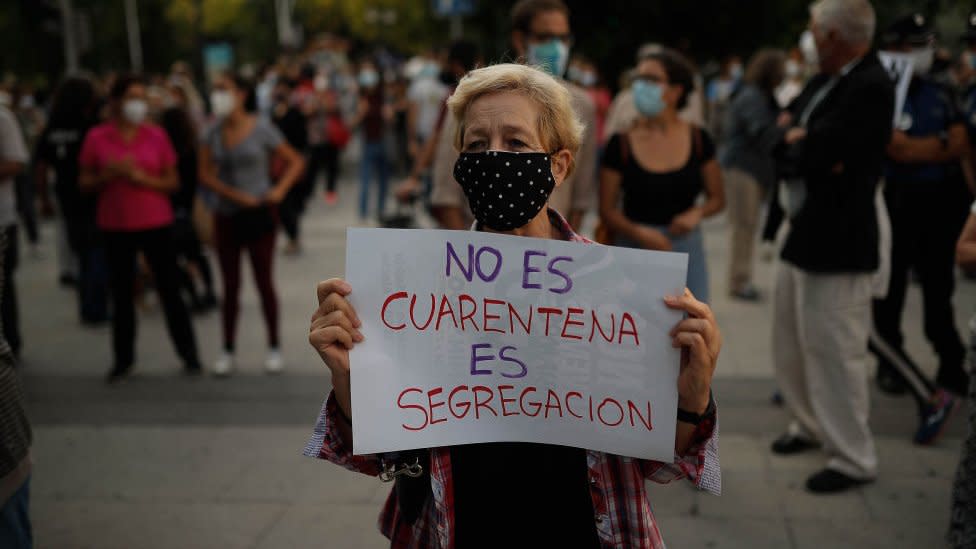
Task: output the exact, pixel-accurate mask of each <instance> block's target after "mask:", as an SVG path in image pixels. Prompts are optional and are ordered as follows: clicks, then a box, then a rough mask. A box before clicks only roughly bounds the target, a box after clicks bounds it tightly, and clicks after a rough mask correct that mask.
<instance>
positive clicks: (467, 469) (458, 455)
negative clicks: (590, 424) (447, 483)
mask: <svg viewBox="0 0 976 549" xmlns="http://www.w3.org/2000/svg"><path fill="white" fill-rule="evenodd" d="M451 476H452V478H453V479H454V510H455V511H454V513H455V514H454V520H455V524H454V529H455V538H454V539H455V545H456V546H457V547H460V548H464V549H468V548H472V547H473V548H479V547H491V548H496V547H511V548H521V547H573V548H579V549H586V548H598V547H599V546H600V540H599V537H598V536H597V532H596V522H595V519H594V517H593V500H592V499H591V497H590V488H589V486H590V485H589V482H588V476H589V475H588V468H587V464H586V451H585V450H582V449H579V448H570V447H568V446H554V445H549V444H530V443H521V442H499V443H490V444H467V445H461V446H452V447H451Z"/></svg>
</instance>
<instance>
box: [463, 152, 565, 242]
mask: <svg viewBox="0 0 976 549" xmlns="http://www.w3.org/2000/svg"><path fill="white" fill-rule="evenodd" d="M454 179H455V180H456V181H457V182H458V184H459V185H461V189H462V190H464V195H465V196H467V197H468V205H469V206H470V207H471V213H473V214H474V217H475V219H477V220H478V223H479V224H480V225H483V226H485V227H488V228H489V229H493V230H496V231H510V230H512V229H517V228H519V227H522V226H524V225H525V224H526V223H528V222H529V221H531V220H532V219H533V218H535V216H537V215H539V212H540V211H542V208H544V207H545V205H546V203H547V202H548V201H549V195H550V194H552V190H553V189H554V188H555V187H556V181H555V177H553V175H552V168H551V166H550V155H549V153H544V152H529V153H517V152H508V151H488V152H482V153H461V155H460V156H459V157H458V159H457V162H455V163H454Z"/></svg>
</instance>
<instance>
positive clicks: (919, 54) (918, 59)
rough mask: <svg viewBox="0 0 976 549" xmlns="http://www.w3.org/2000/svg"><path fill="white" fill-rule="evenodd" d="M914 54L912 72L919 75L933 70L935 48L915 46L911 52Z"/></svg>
mask: <svg viewBox="0 0 976 549" xmlns="http://www.w3.org/2000/svg"><path fill="white" fill-rule="evenodd" d="M910 55H911V56H912V67H913V68H912V73H913V74H917V75H919V76H921V75H923V74H928V73H929V71H930V70H932V61H933V60H934V59H935V48H933V47H932V46H923V47H921V48H914V49H913V50H912V52H911V54H910Z"/></svg>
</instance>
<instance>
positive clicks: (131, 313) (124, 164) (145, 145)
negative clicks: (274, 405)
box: [79, 76, 200, 383]
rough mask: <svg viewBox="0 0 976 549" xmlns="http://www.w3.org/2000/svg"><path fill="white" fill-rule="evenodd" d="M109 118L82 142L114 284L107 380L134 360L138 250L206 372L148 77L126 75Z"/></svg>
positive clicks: (172, 328) (187, 359) (186, 360)
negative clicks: (187, 298) (180, 261)
mask: <svg viewBox="0 0 976 549" xmlns="http://www.w3.org/2000/svg"><path fill="white" fill-rule="evenodd" d="M109 109H110V112H111V116H110V118H109V120H108V121H107V122H105V123H103V124H100V125H98V126H95V127H94V128H92V129H91V130H90V131H89V132H88V135H86V136H85V140H84V143H82V146H81V155H80V157H79V164H80V167H81V176H80V178H79V184H80V186H81V188H82V190H83V191H87V192H95V193H98V205H97V212H96V223H97V225H98V228H99V229H100V230H101V231H102V233H103V234H104V237H105V248H106V252H107V255H108V263H109V276H110V278H111V283H112V304H113V310H114V315H113V317H112V344H113V351H114V360H115V362H114V364H113V366H112V369H111V370H110V371H109V373H108V379H107V380H108V382H109V383H113V382H116V381H119V380H120V379H123V378H124V377H126V376H127V375H128V373H129V371H130V370H131V369H132V365H133V363H134V361H135V353H134V350H133V345H134V342H135V336H136V319H135V303H134V301H133V284H134V280H135V265H136V254H137V252H140V251H141V252H142V253H143V255H144V256H145V258H146V262H147V263H148V264H149V268H150V269H151V270H152V274H153V278H154V279H155V284H156V289H157V291H158V292H159V299H160V301H161V302H162V304H163V312H164V314H165V316H166V327H167V329H168V330H169V335H170V339H172V340H173V345H174V346H175V347H176V352H177V354H178V355H179V356H180V358H181V359H182V361H183V365H184V368H185V371H186V372H187V373H188V374H198V373H199V372H200V360H199V358H198V355H197V344H196V338H195V336H194V334H193V325H192V324H191V323H190V316H189V313H188V312H187V309H186V305H185V304H184V303H183V300H182V299H181V298H180V295H179V287H178V284H177V281H178V280H179V276H178V272H177V266H176V251H175V248H174V245H173V238H172V235H171V229H172V224H173V210H172V208H171V206H170V200H169V194H171V193H173V192H176V190H177V189H178V188H179V178H178V176H177V173H176V153H175V152H174V150H173V145H172V144H171V143H170V141H169V138H168V137H167V136H166V132H165V131H163V129H162V128H160V127H158V126H155V125H153V124H150V123H148V122H146V121H145V120H146V113H147V111H148V104H147V102H146V86H145V83H144V82H143V81H142V80H141V79H140V78H139V77H136V76H124V77H120V78H119V79H118V80H117V81H116V82H115V84H114V85H113V86H112V89H111V91H110V94H109Z"/></svg>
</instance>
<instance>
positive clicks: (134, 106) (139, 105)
mask: <svg viewBox="0 0 976 549" xmlns="http://www.w3.org/2000/svg"><path fill="white" fill-rule="evenodd" d="M148 113H149V104H148V103H146V102H145V101H143V100H142V99H126V100H125V101H124V102H123V103H122V116H124V117H125V119H126V120H128V121H129V122H130V123H132V124H141V123H142V121H143V120H145V119H146V115H147V114H148Z"/></svg>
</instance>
